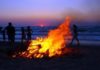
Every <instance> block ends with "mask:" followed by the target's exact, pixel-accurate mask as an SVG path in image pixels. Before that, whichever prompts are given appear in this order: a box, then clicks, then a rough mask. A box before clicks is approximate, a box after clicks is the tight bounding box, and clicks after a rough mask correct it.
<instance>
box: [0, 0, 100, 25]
mask: <svg viewBox="0 0 100 70" xmlns="http://www.w3.org/2000/svg"><path fill="white" fill-rule="evenodd" d="M66 16H71V18H72V19H73V20H78V21H99V20H100V0H0V24H1V25H5V24H7V23H8V22H9V21H12V22H13V24H15V25H39V24H40V25H41V24H43V25H56V23H54V22H56V21H58V20H59V21H60V20H62V19H64V18H65V17H66ZM36 19H40V20H41V22H42V23H41V22H40V21H36ZM52 19H53V20H52ZM54 19H55V20H54ZM51 20H52V21H51ZM46 22H51V23H46Z"/></svg>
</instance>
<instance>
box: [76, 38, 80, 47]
mask: <svg viewBox="0 0 100 70" xmlns="http://www.w3.org/2000/svg"><path fill="white" fill-rule="evenodd" d="M76 41H77V45H80V42H79V39H78V38H77V37H76Z"/></svg>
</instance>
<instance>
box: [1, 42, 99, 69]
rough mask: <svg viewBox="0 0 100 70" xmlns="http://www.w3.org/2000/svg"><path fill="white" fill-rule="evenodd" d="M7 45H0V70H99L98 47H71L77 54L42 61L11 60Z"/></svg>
mask: <svg viewBox="0 0 100 70" xmlns="http://www.w3.org/2000/svg"><path fill="white" fill-rule="evenodd" d="M8 45H9V44H7V43H5V44H4V43H0V70H100V47H99V45H98V46H97V45H96V46H95V45H86V44H85V45H83V44H82V45H80V46H75V45H73V46H71V47H72V48H75V49H77V48H78V49H79V52H78V53H75V54H73V55H66V56H63V57H59V58H43V59H27V58H22V57H18V58H12V57H10V56H8V54H7V53H8V50H9V49H7V48H8ZM18 46H19V43H16V47H18ZM20 46H21V45H20ZM5 49H6V50H5Z"/></svg>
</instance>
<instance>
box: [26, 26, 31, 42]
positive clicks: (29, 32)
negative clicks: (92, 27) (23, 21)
mask: <svg viewBox="0 0 100 70" xmlns="http://www.w3.org/2000/svg"><path fill="white" fill-rule="evenodd" d="M31 36H32V29H31V27H30V26H28V27H27V40H28V41H29V40H31V39H32V37H31Z"/></svg>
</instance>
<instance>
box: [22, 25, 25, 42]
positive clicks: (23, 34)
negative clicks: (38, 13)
mask: <svg viewBox="0 0 100 70" xmlns="http://www.w3.org/2000/svg"><path fill="white" fill-rule="evenodd" d="M21 32H22V37H21V41H22V43H23V42H24V41H25V40H26V33H25V29H24V27H21Z"/></svg>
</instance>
